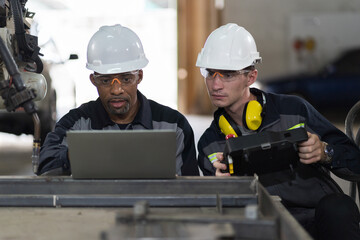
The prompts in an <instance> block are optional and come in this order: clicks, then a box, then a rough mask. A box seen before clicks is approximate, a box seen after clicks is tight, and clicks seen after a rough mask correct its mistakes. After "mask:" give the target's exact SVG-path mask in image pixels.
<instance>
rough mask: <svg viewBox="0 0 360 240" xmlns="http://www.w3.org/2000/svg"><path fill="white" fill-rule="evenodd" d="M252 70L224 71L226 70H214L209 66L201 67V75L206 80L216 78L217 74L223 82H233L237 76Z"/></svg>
mask: <svg viewBox="0 0 360 240" xmlns="http://www.w3.org/2000/svg"><path fill="white" fill-rule="evenodd" d="M249 72H251V70H237V71H224V70H220V71H219V70H217V71H216V70H213V69H207V68H200V73H201V75H202V76H203V77H204V78H205V79H206V80H210V81H211V80H214V79H215V78H216V76H219V77H220V79H221V81H223V82H231V81H234V80H235V79H236V77H237V76H239V75H241V74H246V73H249Z"/></svg>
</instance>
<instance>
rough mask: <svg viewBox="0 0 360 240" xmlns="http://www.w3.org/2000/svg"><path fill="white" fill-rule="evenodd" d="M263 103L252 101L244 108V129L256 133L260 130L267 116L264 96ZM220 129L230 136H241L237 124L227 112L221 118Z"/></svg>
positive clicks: (263, 97)
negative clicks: (265, 115)
mask: <svg viewBox="0 0 360 240" xmlns="http://www.w3.org/2000/svg"><path fill="white" fill-rule="evenodd" d="M260 98H262V101H261V102H262V103H263V104H261V103H260V102H258V101H256V100H252V101H249V102H247V103H246V105H245V107H244V112H243V124H244V127H245V128H247V129H250V130H253V131H256V130H257V129H259V127H260V126H261V123H262V119H263V117H264V114H265V105H266V99H265V96H264V95H263V94H261V97H260ZM219 127H220V130H221V132H222V133H223V134H224V135H225V136H228V135H229V134H230V135H234V136H235V137H238V136H241V135H242V134H241V131H240V130H239V128H238V127H237V124H236V123H235V122H234V120H232V119H231V117H230V116H229V115H228V114H227V113H226V112H225V113H224V114H223V115H221V116H220V118H219Z"/></svg>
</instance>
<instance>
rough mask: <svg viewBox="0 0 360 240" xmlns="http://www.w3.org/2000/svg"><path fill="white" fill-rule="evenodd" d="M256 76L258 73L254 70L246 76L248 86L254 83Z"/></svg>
mask: <svg viewBox="0 0 360 240" xmlns="http://www.w3.org/2000/svg"><path fill="white" fill-rule="evenodd" d="M257 75H258V71H257V70H256V69H255V70H252V71H251V72H249V74H248V86H251V85H252V84H253V83H254V82H255V81H256V79H257Z"/></svg>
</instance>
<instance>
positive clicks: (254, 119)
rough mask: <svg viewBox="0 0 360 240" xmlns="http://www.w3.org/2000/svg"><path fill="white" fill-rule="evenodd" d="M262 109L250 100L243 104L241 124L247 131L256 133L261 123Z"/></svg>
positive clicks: (258, 104)
mask: <svg viewBox="0 0 360 240" xmlns="http://www.w3.org/2000/svg"><path fill="white" fill-rule="evenodd" d="M262 113H263V107H262V105H261V104H260V103H259V102H258V101H256V100H252V101H249V102H247V103H246V104H245V107H244V113H243V124H244V127H246V128H247V129H250V130H253V131H256V130H257V129H258V128H259V127H260V126H261V123H262V117H263V116H262V115H263V114H262Z"/></svg>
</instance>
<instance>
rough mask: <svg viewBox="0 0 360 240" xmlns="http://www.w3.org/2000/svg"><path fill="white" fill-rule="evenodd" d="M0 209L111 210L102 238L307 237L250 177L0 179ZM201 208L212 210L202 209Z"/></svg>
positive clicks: (282, 208) (280, 206) (278, 204)
mask: <svg viewBox="0 0 360 240" xmlns="http://www.w3.org/2000/svg"><path fill="white" fill-rule="evenodd" d="M139 203H145V204H143V205H141V204H140V205H139ZM0 206H2V207H41V208H43V207H48V208H54V207H55V208H59V207H67V208H78V207H83V208H84V211H86V209H87V208H89V207H97V208H104V207H105V208H108V207H116V209H117V210H116V211H117V212H118V214H117V217H116V219H115V220H116V226H115V230H114V229H109V230H107V231H104V233H103V237H102V239H111V238H108V237H109V236H110V235H111V234H113V233H114V231H115V233H116V234H115V236H119V234H129V235H127V237H129V236H130V237H131V236H135V235H136V234H139V232H136V233H135V232H132V231H138V229H143V230H144V231H143V232H141V234H144V235H143V237H146V236H148V235H147V234H149V233H148V232H147V231H145V229H148V230H149V229H150V230H151V231H153V230H154V229H158V230H159V232H161V234H171V233H169V232H168V231H167V230H166V231H164V229H169V228H171V229H173V231H179V230H180V228H181V229H184V231H185V232H188V234H194V231H195V230H196V229H197V228H198V229H204V231H210V232H211V234H215V235H219V236H232V237H234V238H246V239H294V240H296V239H299V240H300V239H301V240H303V239H311V237H310V236H309V235H308V234H307V233H306V231H305V230H304V229H303V228H302V227H301V226H300V225H299V224H298V223H297V222H296V220H295V219H294V218H293V217H292V216H291V215H290V214H289V213H288V212H287V211H286V209H285V208H284V207H283V206H282V204H281V203H280V201H277V200H274V197H272V196H270V195H269V194H268V193H267V191H266V190H265V188H264V187H263V186H262V185H261V184H260V183H259V182H258V181H257V179H256V178H254V177H231V178H228V177H227V178H216V177H177V178H176V179H166V180H147V179H143V180H141V179H140V180H90V179H89V180H76V179H72V178H71V177H0ZM139 206H140V209H142V210H140V211H139ZM132 207H134V212H132V211H131V209H132ZM204 208H210V209H212V211H202V210H204ZM149 209H150V210H151V211H150V210H149ZM185 209H187V210H188V211H185ZM189 209H190V210H189ZM191 209H194V210H191ZM195 209H198V210H195ZM199 209H202V210H200V211H199ZM221 229H222V230H221ZM224 229H228V230H227V231H224ZM134 234H135V235H134ZM215 235H214V236H215ZM120 236H121V235H120ZM136 236H138V235H136ZM166 236H169V235H166ZM166 236H165V237H166ZM171 236H172V235H171ZM191 236H193V237H194V238H191V239H196V237H197V235H196V236H195V235H191ZM115 239H119V238H115ZM214 239H215V238H214Z"/></svg>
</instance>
